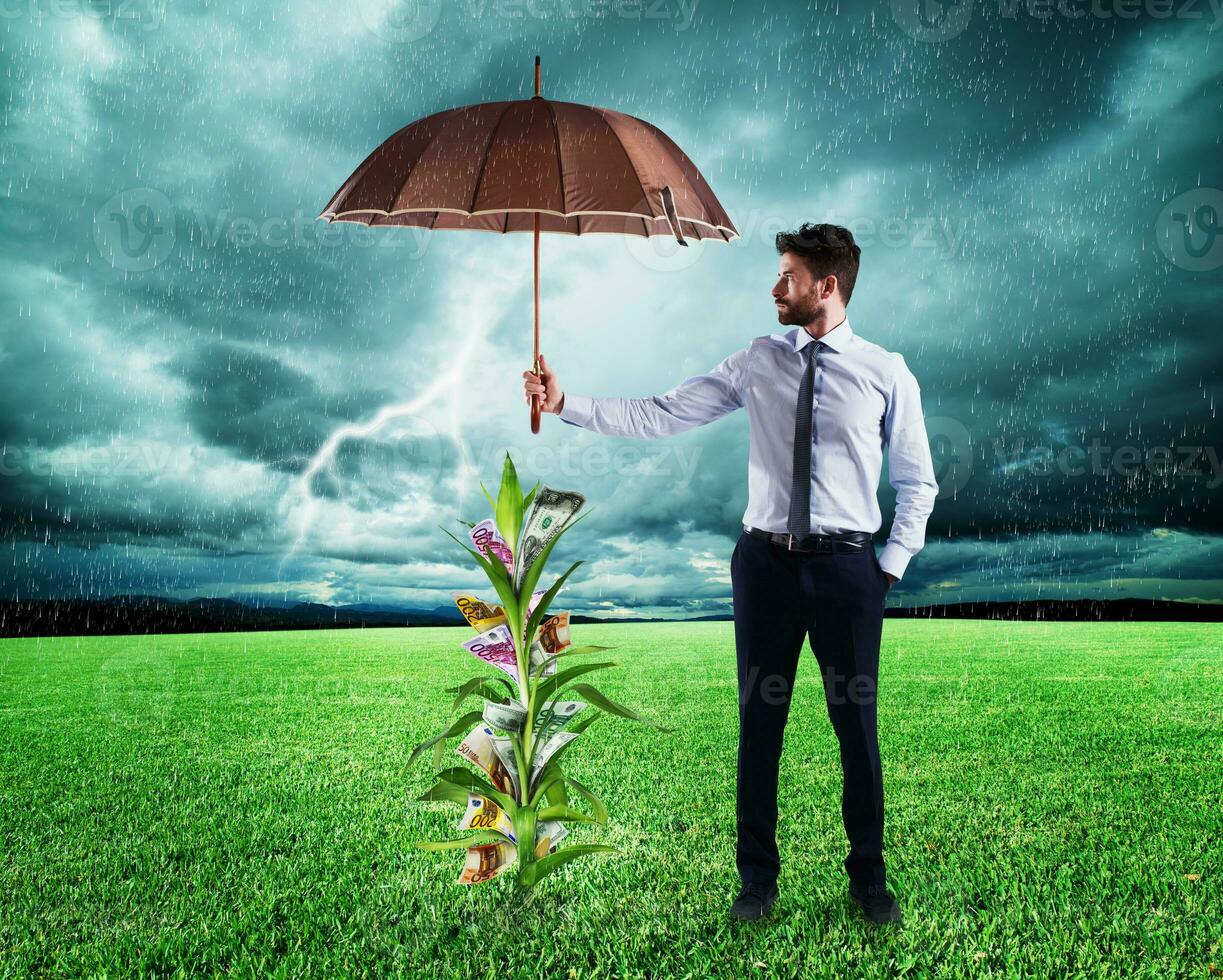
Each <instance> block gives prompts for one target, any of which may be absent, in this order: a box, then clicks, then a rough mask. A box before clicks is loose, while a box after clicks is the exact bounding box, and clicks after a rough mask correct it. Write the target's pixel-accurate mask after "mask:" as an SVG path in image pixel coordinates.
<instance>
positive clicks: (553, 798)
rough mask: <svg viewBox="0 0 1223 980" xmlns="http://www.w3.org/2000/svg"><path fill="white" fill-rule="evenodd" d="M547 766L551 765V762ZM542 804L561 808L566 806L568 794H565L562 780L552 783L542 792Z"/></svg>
mask: <svg viewBox="0 0 1223 980" xmlns="http://www.w3.org/2000/svg"><path fill="white" fill-rule="evenodd" d="M549 764H551V760H549ZM557 771H558V772H559V771H560V770H559V769H558V770H557ZM544 802H545V803H547V804H548V806H556V805H557V804H561V805H562V806H564V805H568V803H569V794H568V793H566V792H565V781H564V780H563V779H562V780H560V781H559V782H555V783H553V784H552V785H551V786H550V787H548V789H546V790H545V791H544Z"/></svg>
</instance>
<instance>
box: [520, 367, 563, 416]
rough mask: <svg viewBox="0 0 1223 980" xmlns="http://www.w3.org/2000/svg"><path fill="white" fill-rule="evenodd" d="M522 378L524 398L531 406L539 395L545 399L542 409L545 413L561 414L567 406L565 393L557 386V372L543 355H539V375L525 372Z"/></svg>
mask: <svg viewBox="0 0 1223 980" xmlns="http://www.w3.org/2000/svg"><path fill="white" fill-rule="evenodd" d="M522 378H523V391H524V395H523V397H524V398H525V400H526V403H527V404H528V405H530V404H531V399H532V398H533V397H535V396H537V395H538V396H540V397H541V398H542V399H543V400H542V402H541V407H542V408H543V410H544V411H545V412H554V413H556V414H558V415H559V414H560V410H561V409H562V408H563V407H564V405H565V393H564V392H563V391H561V386H560V385H559V384H557V381H556V372H555V371H553V370H552V369H551V368H550V367H548V359H547V358H546V357H544V356H543V354H540V355H539V374H535V373H533V372H531V371H523V372H522Z"/></svg>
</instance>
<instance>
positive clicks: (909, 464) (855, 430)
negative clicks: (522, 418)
mask: <svg viewBox="0 0 1223 980" xmlns="http://www.w3.org/2000/svg"><path fill="white" fill-rule="evenodd" d="M819 339H820V340H822V341H823V342H824V343H825V344H827V345H828V346H827V347H825V348H824V349H823V350H822V351H817V352H816V356H815V365H816V366H815V389H814V391H813V392H812V416H811V418H812V424H811V442H812V445H811V498H810V500H811V533H813V534H827V533H835V532H838V531H868V532H870V533H871V534H873V533H874V532H876V531H877V530H879V528H880V526H881V525H882V523H883V519H882V516H881V515H880V512H879V501H878V498H877V496H876V492H877V490H878V487H879V475H880V473H881V472H882V469H883V447H884V446H885V445H886V446H888V447H889V455H888V479H889V481H890V482H891V484H892V486H893V487H894V488H895V489H896V517H895V519H894V520H893V522H892V531H891V534H890V535H889V537H888V540H887V543H886V544H885V545H884V548H883V551H882V552H881V553H880V555H879V564H880V566H881V567H882V568H883V570H884V571H885V572H889V573H890V574H892V575H894V576H895V577H896V578H898V579H899V578H901V577H902V576H903V575H904V572H905V568H906V567H907V566H908V564H909V560H910V559H911V558H912V557H913V556H914V555H915V554H917V553H918V552H919V551H920V550H921V549H922V546H923V545H924V544H925V536H926V520H927V519H928V518H929V516H930V513H931V511H932V510H933V509H934V500H935V497H936V496H937V494H938V483H937V482H936V480H935V478H934V465H933V463H932V461H931V459H930V444H929V441H928V438H927V436H926V424H925V420H924V419H923V417H922V408H921V391H920V389H919V387H918V384H917V379H916V378H915V377H914V376H913V373H912V372H911V371H910V370H909V367H908V365H907V364H905V361H904V358H903V357H902V356H901V355H900V354H896V353H892V352H890V351H887V350H884V349H883V348H882V347H880V346H879V345H878V344H874V343H871V342H870V341H869V340H865V339H863V338H862V337H859V336H858V335H857V334H855V333H854V332H853V330H852V329H851V327H850V325H849V320H848V318H847V319H845V320H842V321H841V323H839V324H838V325H837V326H836V327H834V328H833V329H832V330H830V331H829V332H828V333H826V334H824V336H823V337H821V338H819ZM810 343H815V338H813V337H812V336H811V335H810V334H809V333H807V331H806V330H804V329H803V328H802V327H795V328H794V329H793V330H791V331H789V332H788V333H785V334H770V335H768V336H764V337H757V338H756V339H755V340H753V341H752V342H751V343H750V344H749V345H748V346H747V347H745V348H743V349H742V350H738V351H736V352H735V353H733V354H731V355H730V356H729V357H728V358H726V359H725V360H724V361H722V362H721V363H720V364H719V365H718V366H717V367H715V368H714V369H713V370H712V371H710V372H709V373H708V374H701V375H697V376H696V377H693V378H689V379H688V380H687V381H684V382H683V383H681V384H680V385H678V386H676V387H675V388H672V389H671V390H670V391H668V392H667V393H666V394H663V395H656V396H654V397H653V398H588V397H585V396H583V395H573V394H569V393H568V392H566V393H565V401H564V406H563V408H562V410H561V412H560V416H559V417H560V418H561V420H562V421H565V422H568V423H570V424H571V425H577V426H581V427H582V428H585V429H590V430H592V431H594V432H600V433H603V434H604V435H613V436H628V437H630V438H633V439H655V438H658V437H659V436H667V435H671V434H673V433H676V432H682V431H684V430H685V429H690V428H692V427H693V426H697V425H704V424H705V423H706V422H712V421H713V420H714V419H717V418H721V417H722V416H723V415H725V414H727V413H728V412H731V411H734V410H735V409H736V408H746V409H747V416H748V427H749V432H750V440H751V445H750V449H749V455H748V483H747V510H746V511H745V512H744V514H743V523H744V524H745V525H748V526H751V527H758V528H762V529H763V530H765V531H779V532H782V533H785V531H786V520H787V518H788V516H789V513H790V485H791V474H792V470H793V467H794V416H795V408H796V405H797V403H798V386H799V381H800V380H801V376H802V372H803V368H804V355H803V353H802V348H803V347H805V346H806V345H807V344H810Z"/></svg>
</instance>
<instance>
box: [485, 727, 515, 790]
mask: <svg viewBox="0 0 1223 980" xmlns="http://www.w3.org/2000/svg"><path fill="white" fill-rule="evenodd" d="M490 739H491V741H492V743H493V751H494V752H496V753H497V758H498V759H500V760H501V765H502V766H504V767H505V771H506V773H508V774H509V779H510V789H508V790H502V792H503V793H510V794H511V795H512V796H513V797H514V799H519V793H518V763H517V762H516V761H515V759H514V745H513V743H512V742H511V741H510V740H509V739H508V738H505V737H504V736H501V735H492V734H491V733H490Z"/></svg>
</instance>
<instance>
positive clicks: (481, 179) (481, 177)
mask: <svg viewBox="0 0 1223 980" xmlns="http://www.w3.org/2000/svg"><path fill="white" fill-rule="evenodd" d="M513 105H514V103H513V102H507V103H506V104H505V108H504V109H502V110H501V115H499V116H498V117H497V122H496V123H495V124H494V126H493V131H492V134H491V135H490V136H489V137H488V142H487V143H485V144H484V155H483V156H482V157H481V158H480V172H479V173H478V174H477V175H476V187H475V190H473V191H472V192H471V204H469V205H468V206H467V210H468V211H475V209H476V199H477V198H478V197H479V196H480V185H481V184H482V183H483V182H484V168H485V167H486V166H487V165H488V151H489V148H490V147H491V146H492V145H493V141H494V140H496V138H497V130H499V129H500V128H501V123H502V122H503V121H504V120H505V117H506V115H507V114H508V113H509V111H510V108H511V107H512V106H513Z"/></svg>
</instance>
